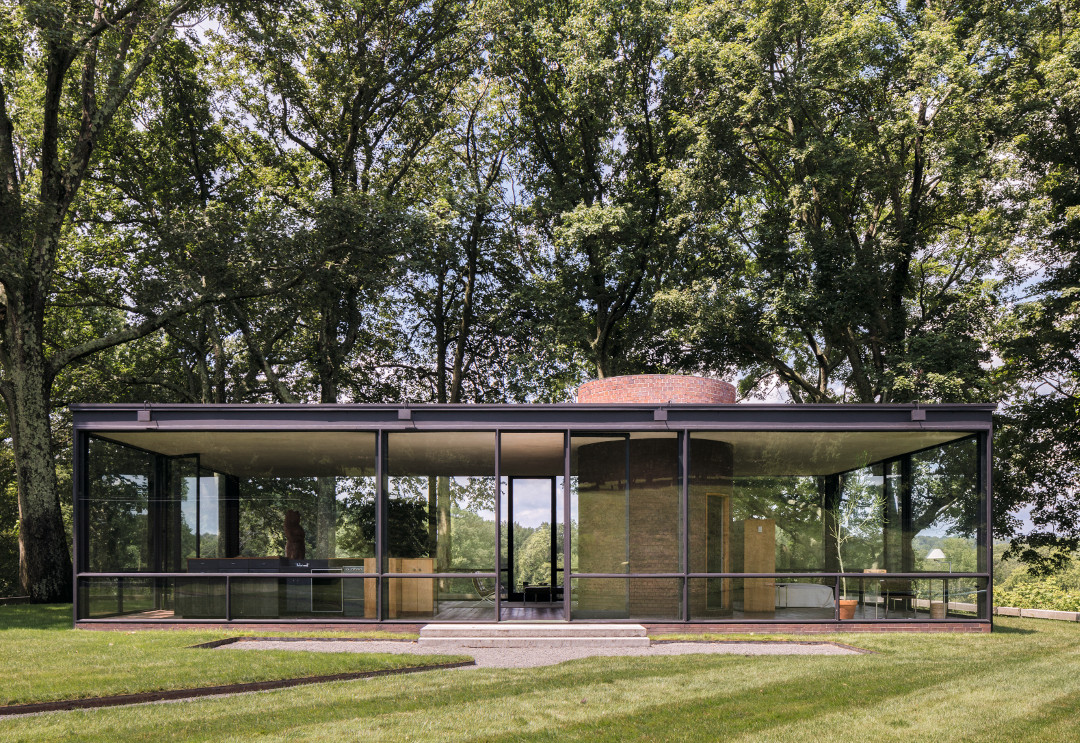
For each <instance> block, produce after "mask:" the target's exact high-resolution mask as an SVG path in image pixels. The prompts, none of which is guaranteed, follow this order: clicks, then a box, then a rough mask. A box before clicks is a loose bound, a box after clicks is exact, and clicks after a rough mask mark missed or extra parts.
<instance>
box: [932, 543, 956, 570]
mask: <svg viewBox="0 0 1080 743" xmlns="http://www.w3.org/2000/svg"><path fill="white" fill-rule="evenodd" d="M926 559H927V560H946V558H945V553H944V552H942V551H941V549H940V548H939V547H935V548H934V549H932V550H930V554H928V555H927V556H926ZM946 562H948V564H949V572H950V573H951V572H952V560H946Z"/></svg>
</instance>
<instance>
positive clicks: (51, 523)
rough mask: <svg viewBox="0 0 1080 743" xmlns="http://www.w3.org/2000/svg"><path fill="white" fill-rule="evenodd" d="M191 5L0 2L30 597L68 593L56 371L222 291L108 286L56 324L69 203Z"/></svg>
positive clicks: (2, 292) (3, 313)
mask: <svg viewBox="0 0 1080 743" xmlns="http://www.w3.org/2000/svg"><path fill="white" fill-rule="evenodd" d="M194 7H195V3H194V2H193V0H177V1H176V2H160V3H159V2H150V1H148V0H131V1H130V2H115V3H114V2H107V1H106V0H98V1H97V2H94V3H61V2H33V3H30V2H22V3H16V2H12V1H11V0H8V1H7V2H4V3H3V7H2V10H0V18H3V20H2V21H0V23H2V24H3V28H2V33H0V39H2V41H0V184H2V186H0V322H2V329H0V396H2V397H3V400H4V404H5V407H6V410H7V413H8V422H9V425H10V427H11V435H12V442H13V449H14V455H15V467H16V477H17V482H18V496H19V549H20V568H19V570H20V581H21V583H22V585H23V588H24V590H25V591H26V592H27V593H28V594H29V595H30V596H31V598H32V599H33V600H34V601H57V600H67V599H68V598H69V597H70V596H71V558H70V555H69V552H68V548H67V539H66V537H65V534H64V527H63V520H62V517H61V512H60V501H59V498H58V494H57V490H56V472H55V470H54V462H53V457H52V446H51V440H50V428H49V416H50V413H51V412H52V411H51V392H52V386H53V382H54V380H55V379H56V377H57V375H58V374H59V373H60V372H61V371H62V370H64V369H65V368H66V367H68V366H69V365H71V364H74V363H77V362H79V361H80V360H82V359H85V358H87V357H89V356H91V355H93V354H95V353H98V352H100V351H103V350H105V349H108V348H110V347H113V346H116V345H119V344H122V343H126V342H129V341H132V340H135V339H137V338H140V337H144V336H146V335H148V334H150V333H152V332H154V331H155V330H157V329H159V328H161V327H163V326H164V325H166V324H167V323H168V322H170V321H171V320H173V319H174V318H177V317H179V316H181V315H183V314H184V313H185V312H187V311H190V310H191V309H192V308H194V307H196V306H199V305H201V304H205V303H207V302H211V301H214V300H216V299H217V298H218V296H217V290H216V289H215V288H213V287H206V288H199V289H197V290H196V288H195V287H191V286H184V287H182V288H181V290H180V291H176V292H175V293H174V294H172V295H171V296H170V297H168V298H165V297H162V296H160V295H158V296H157V297H156V299H157V300H158V301H156V302H154V303H150V304H144V303H141V302H140V301H139V300H138V298H136V297H131V303H125V300H124V299H123V298H122V297H121V296H120V295H114V297H113V304H114V305H119V306H120V309H119V312H118V314H112V316H111V317H107V318H103V319H104V320H106V322H105V323H104V325H105V326H106V327H105V328H104V329H102V330H101V331H100V332H91V333H89V334H88V335H87V336H83V337H77V338H76V339H71V340H70V342H67V341H68V340H69V339H65V338H64V337H63V336H61V337H60V338H55V337H50V335H49V331H50V330H52V329H53V327H55V326H54V325H53V323H55V321H56V319H57V318H56V311H57V309H58V308H59V307H62V305H63V301H62V300H61V299H60V294H61V292H62V291H63V287H62V286H61V284H62V283H63V276H62V271H63V269H64V268H65V267H67V264H66V257H65V252H64V251H65V249H66V246H67V245H68V244H69V242H70V240H71V238H72V235H73V221H72V215H73V210H74V209H75V208H76V207H77V204H78V199H79V197H80V193H81V191H82V190H83V187H84V185H85V183H86V181H87V179H88V177H89V175H90V173H91V171H92V169H93V168H94V167H95V166H96V165H97V164H98V161H97V160H96V156H97V154H98V153H97V150H98V147H99V145H100V144H101V143H102V141H103V138H105V137H107V136H108V134H109V132H110V131H111V128H112V127H113V125H114V123H115V120H116V118H117V115H118V113H119V112H120V111H121V109H122V107H123V106H124V104H125V102H126V101H127V100H128V99H129V98H130V96H131V95H132V91H133V90H134V89H135V87H136V85H137V84H138V83H139V81H140V80H141V79H142V78H143V75H144V73H145V71H146V70H147V68H148V66H149V65H150V64H151V62H152V61H153V60H154V58H155V57H156V56H157V54H158V53H159V51H160V49H161V47H162V45H163V44H164V43H165V42H166V41H167V40H168V39H170V38H172V37H173V34H174V33H175V31H174V28H175V25H176V24H177V23H178V22H179V21H180V20H181V18H182V17H183V16H184V14H185V13H187V12H189V11H191V10H192V9H193V8H194ZM82 268H83V270H85V271H86V272H90V271H91V268H92V267H90V266H86V267H82ZM185 290H195V291H191V292H190V293H188V292H186V291H185ZM128 296H129V297H130V295H128ZM106 314H110V313H106Z"/></svg>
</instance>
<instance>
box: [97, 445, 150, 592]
mask: <svg viewBox="0 0 1080 743" xmlns="http://www.w3.org/2000/svg"><path fill="white" fill-rule="evenodd" d="M87 466H88V470H89V480H88V482H87V489H86V492H87V500H86V521H87V541H88V549H87V552H88V556H89V564H88V565H87V570H89V571H90V572H94V573H111V572H126V571H140V570H142V571H151V570H153V569H154V568H155V565H154V564H153V550H154V544H153V540H152V539H151V537H150V520H149V519H150V500H151V498H150V492H151V487H152V484H153V476H154V455H152V454H148V453H146V452H143V451H140V450H138V449H132V448H129V447H126V446H122V445H120V444H114V443H112V442H109V441H103V440H101V439H96V438H93V439H90V447H89V459H88V462H87Z"/></svg>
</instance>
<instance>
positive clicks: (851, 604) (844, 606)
mask: <svg viewBox="0 0 1080 743" xmlns="http://www.w3.org/2000/svg"><path fill="white" fill-rule="evenodd" d="M858 603H859V601H858V599H840V618H841V619H854V618H855V607H856V606H857V605H858Z"/></svg>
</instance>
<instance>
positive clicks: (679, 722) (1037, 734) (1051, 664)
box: [0, 618, 1080, 743]
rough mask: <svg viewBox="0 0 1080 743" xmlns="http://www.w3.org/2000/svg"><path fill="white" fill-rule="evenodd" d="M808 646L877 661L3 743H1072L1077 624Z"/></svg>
mask: <svg viewBox="0 0 1080 743" xmlns="http://www.w3.org/2000/svg"><path fill="white" fill-rule="evenodd" d="M55 634H61V633H59V632H56V633H55ZM86 634H89V633H86ZM153 634H155V635H157V634H168V633H153ZM754 639H762V638H761V636H760V635H759V636H755V638H754ZM810 639H814V640H820V639H836V640H839V641H840V642H845V643H850V644H854V645H858V646H860V647H865V648H869V649H872V650H875V651H877V652H876V653H875V654H868V655H855V656H816V657H815V656H786V657H785V656H754V657H744V656H704V655H695V656H683V657H674V658H661V657H657V658H591V659H585V660H579V661H572V662H569V663H563V664H561V665H558V666H551V667H545V668H535V669H470V670H464V671H434V672H431V673H424V674H417V675H411V676H399V677H385V678H378V679H369V680H364V681H356V682H342V683H333V684H320V685H315V686H307V687H299V688H295V689H286V690H280V691H273V692H266V693H261V694H249V695H242V696H236V697H229V698H219V699H205V700H197V701H188V702H180V703H175V704H165V705H144V706H138V707H127V708H116V709H108V710H93V711H78V712H63V713H52V714H47V715H40V716H37V717H33V718H22V719H11V720H6V721H0V740H19V741H22V740H26V741H43V740H50V741H52V740H125V741H128V740H131V741H169V740H207V741H210V740H213V741H237V740H275V741H284V740H287V741H290V743H292V742H294V741H336V740H349V741H352V740H373V741H375V740H377V741H406V740H422V741H473V740H483V741H519V740H524V741H533V740H544V741H547V740H550V741H623V740H680V741H681V740H701V741H715V740H724V741H803V740H810V741H813V743H827V742H828V741H844V742H845V743H849V742H850V741H852V740H860V739H865V740H874V741H905V742H906V743H909V742H910V741H980V742H981V741H1005V742H1008V743H1019V742H1020V741H1029V740H1032V741H1035V740H1037V741H1078V740H1080V626H1078V625H1075V624H1072V623H1066V622H1051V621H1040V620H1033V619H1005V618H1003V619H1000V620H999V622H998V631H996V632H995V633H994V634H992V635H931V634H925V635H922V634H911V635H900V634H892V635H885V634H880V635H863V634H858V635H833V636H831V638H830V637H820V636H815V637H813V638H810ZM189 652H191V653H199V652H200V651H189ZM220 652H222V653H223V654H225V653H226V652H227V651H220ZM236 654H237V655H240V654H242V655H243V658H244V660H245V662H247V661H248V660H249V658H250V656H252V655H256V654H255V653H250V652H242V651H236ZM286 655H287V654H286ZM296 656H297V660H296V662H297V663H303V662H306V661H304V660H302V658H303V657H304V654H303V653H300V652H297V653H296ZM5 657H10V656H5ZM17 665H19V666H20V667H22V661H21V660H20V661H17Z"/></svg>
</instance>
